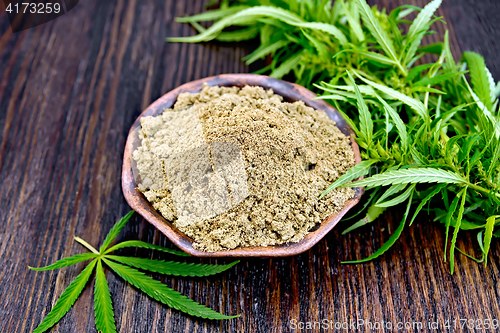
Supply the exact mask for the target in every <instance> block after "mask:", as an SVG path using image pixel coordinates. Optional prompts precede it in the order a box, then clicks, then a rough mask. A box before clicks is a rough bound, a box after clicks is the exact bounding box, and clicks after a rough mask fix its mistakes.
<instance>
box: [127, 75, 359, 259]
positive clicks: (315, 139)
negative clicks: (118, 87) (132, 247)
mask: <svg viewBox="0 0 500 333" xmlns="http://www.w3.org/2000/svg"><path fill="white" fill-rule="evenodd" d="M139 138H140V139H141V146H139V147H138V148H137V149H136V150H135V151H134V152H133V159H134V161H135V162H136V164H137V170H138V175H139V177H138V189H139V190H140V191H141V192H142V193H143V194H144V195H145V197H146V199H147V200H148V201H149V202H151V204H152V205H153V207H154V208H155V209H157V210H158V211H159V212H160V213H161V214H162V215H163V216H164V217H165V219H167V220H169V221H171V222H172V223H173V225H174V226H175V227H176V228H178V229H179V230H180V231H181V232H183V233H185V234H186V235H187V236H189V237H191V238H192V239H194V243H193V247H194V248H197V249H199V250H203V251H208V252H213V251H219V250H228V249H234V248H236V247H243V246H268V245H276V244H282V243H286V242H297V241H300V240H301V239H302V238H303V237H304V236H305V235H306V234H307V233H308V232H309V230H310V229H311V228H313V227H314V226H315V225H316V224H317V223H321V221H322V220H323V219H324V218H326V217H327V216H329V215H330V214H332V213H335V212H337V211H339V210H340V209H341V208H342V207H343V206H344V203H345V201H346V200H348V199H349V198H351V197H353V195H354V191H353V190H352V189H350V188H337V189H334V190H332V191H330V192H329V193H328V194H327V195H326V196H325V197H323V198H322V199H321V200H318V197H319V195H320V194H321V193H322V192H323V191H324V190H325V189H326V188H327V187H328V186H329V185H330V184H331V183H332V182H334V181H335V180H336V179H338V178H339V177H340V176H341V175H342V174H344V173H345V172H346V171H347V170H349V169H350V168H351V167H353V166H354V152H353V150H352V148H351V146H350V141H349V138H348V137H347V136H345V135H344V134H342V133H341V132H340V130H339V129H338V128H337V127H336V126H335V123H334V122H333V121H332V120H331V119H330V118H329V117H328V116H327V114H326V113H325V112H324V111H317V110H314V109H313V108H310V107H308V106H306V105H305V104H304V103H303V102H301V101H298V102H294V103H287V102H283V98H282V97H281V96H279V95H275V94H274V93H273V91H272V90H265V89H263V88H261V87H253V86H245V87H243V88H238V87H217V86H215V87H209V86H207V85H205V86H204V87H203V88H202V90H201V92H200V93H196V94H190V93H182V94H180V95H179V97H178V99H177V102H176V103H175V105H174V107H173V109H168V110H165V111H164V112H163V113H162V114H161V115H158V116H156V117H143V118H141V129H140V130H139Z"/></svg>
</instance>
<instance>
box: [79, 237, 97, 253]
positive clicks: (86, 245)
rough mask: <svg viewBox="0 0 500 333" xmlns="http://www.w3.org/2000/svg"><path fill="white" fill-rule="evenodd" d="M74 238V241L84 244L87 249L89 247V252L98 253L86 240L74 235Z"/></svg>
mask: <svg viewBox="0 0 500 333" xmlns="http://www.w3.org/2000/svg"><path fill="white" fill-rule="evenodd" d="M74 238H75V241H77V242H78V243H80V244H82V245H83V246H85V247H86V248H87V249H89V250H90V251H91V252H93V253H95V254H100V253H99V251H97V250H96V249H95V248H94V247H93V246H92V245H90V244H89V243H87V242H86V241H84V240H83V239H81V238H80V237H76V236H75V237H74Z"/></svg>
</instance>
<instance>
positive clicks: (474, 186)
mask: <svg viewBox="0 0 500 333" xmlns="http://www.w3.org/2000/svg"><path fill="white" fill-rule="evenodd" d="M468 186H469V187H471V188H473V189H475V190H476V191H478V192H483V193H485V194H490V191H489V190H488V189H485V188H484V187H481V186H478V185H474V184H470V183H469V184H468ZM495 196H497V197H499V198H500V193H495Z"/></svg>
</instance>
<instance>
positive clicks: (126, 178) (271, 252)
mask: <svg viewBox="0 0 500 333" xmlns="http://www.w3.org/2000/svg"><path fill="white" fill-rule="evenodd" d="M204 83H207V84H208V85H209V86H215V85H218V86H239V87H243V86H245V85H251V86H261V87H263V88H265V89H273V91H274V92H275V93H276V94H279V95H281V96H283V97H284V99H285V101H288V102H293V101H297V100H301V101H304V103H305V104H307V105H308V106H310V107H313V108H315V109H317V110H324V111H326V112H327V114H328V116H329V117H330V118H331V119H333V120H334V121H335V122H336V123H337V127H338V128H339V129H340V130H341V131H342V132H343V133H344V134H346V135H349V136H350V137H351V147H352V149H353V151H354V155H355V159H356V164H357V163H359V162H361V156H360V154H359V147H358V145H357V144H356V142H355V141H354V139H353V138H352V135H353V132H352V130H351V128H350V127H349V126H348V125H347V123H346V121H345V120H344V119H343V118H342V116H341V115H340V113H339V112H338V111H337V110H335V109H334V108H333V107H332V106H331V105H330V104H328V103H326V102H325V101H323V100H313V98H314V97H316V95H315V94H314V93H313V92H311V91H310V90H307V89H306V88H304V87H301V86H299V85H296V84H293V83H290V82H286V81H282V80H278V79H274V78H271V77H268V76H263V75H254V74H223V75H218V76H212V77H207V78H205V79H201V80H196V81H192V82H188V83H186V84H183V85H182V86H180V87H178V88H176V89H174V90H172V91H170V92H169V93H167V94H165V95H163V96H162V97H160V98H159V99H158V100H156V101H155V102H154V103H153V104H151V105H150V106H149V107H148V108H147V109H146V110H145V111H144V112H142V113H141V115H140V116H139V118H137V120H136V121H135V122H134V124H133V125H132V128H131V129H130V132H129V135H128V138H127V143H126V145H125V153H124V156H123V171H122V188H123V194H124V196H125V199H126V200H127V202H128V204H129V205H130V207H132V209H134V210H135V211H137V212H138V213H139V214H140V215H142V216H143V217H144V218H145V219H146V220H147V221H149V223H151V224H152V225H154V226H155V227H156V228H158V230H160V231H161V232H162V233H163V234H165V235H166V236H167V237H168V238H169V239H170V240H171V241H172V243H174V244H175V245H176V246H177V247H179V248H180V249H181V250H183V251H185V252H187V253H189V254H191V255H193V256H197V257H286V256H293V255H296V254H299V253H302V252H304V251H307V250H308V249H310V248H311V247H312V246H313V245H315V244H316V243H317V242H318V241H319V240H321V239H322V238H323V237H324V236H325V235H326V234H327V233H328V232H329V231H330V230H332V228H333V227H334V226H335V225H336V224H337V223H338V222H339V221H340V219H341V218H342V216H344V215H345V214H346V213H347V211H348V210H349V209H350V208H351V207H353V206H354V205H355V204H357V203H358V201H359V199H360V197H361V194H362V193H363V188H355V189H354V191H355V193H356V194H355V196H354V197H353V198H352V199H350V200H348V201H347V202H346V203H345V206H344V207H343V208H342V210H341V211H339V212H337V213H335V214H332V215H330V216H329V217H327V218H326V219H325V220H323V221H322V223H321V224H319V226H316V227H315V228H314V229H313V231H311V232H310V233H309V234H307V235H306V236H305V237H304V238H303V239H302V240H301V241H300V242H297V243H289V244H282V245H275V246H267V247H242V248H236V249H233V250H229V251H218V252H203V251H199V250H196V249H194V248H193V247H192V243H193V240H192V239H191V238H189V237H187V236H186V235H184V234H183V233H181V232H180V231H179V230H177V229H176V228H175V227H174V226H173V225H172V224H171V223H170V222H169V221H167V220H165V219H164V218H163V216H161V214H160V213H158V212H157V211H156V210H155V209H154V208H153V207H152V206H151V204H150V203H149V202H148V201H147V200H146V198H145V197H144V196H143V194H142V193H141V192H139V190H137V189H136V187H137V184H136V182H135V179H134V176H133V171H132V161H131V156H132V152H133V151H134V149H135V148H136V147H137V146H138V144H140V142H139V139H138V137H137V128H138V127H139V126H140V118H141V117H144V116H155V115H158V114H160V113H162V112H163V109H167V108H170V107H172V105H173V104H174V103H175V101H176V99H177V96H178V95H179V93H182V92H190V93H195V92H199V91H200V90H201V88H202V86H203V84H204Z"/></svg>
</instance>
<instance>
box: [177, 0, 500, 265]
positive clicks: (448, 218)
mask: <svg viewBox="0 0 500 333" xmlns="http://www.w3.org/2000/svg"><path fill="white" fill-rule="evenodd" d="M440 4H441V0H433V1H430V2H429V3H428V4H427V5H426V6H425V7H424V8H423V9H420V8H418V7H415V6H402V7H399V8H396V9H394V10H393V11H391V12H390V13H386V11H385V9H382V10H379V9H377V8H376V7H371V8H370V7H369V6H368V4H367V3H366V0H336V1H314V0H290V1H282V0H247V1H229V2H224V6H223V7H222V8H221V9H220V10H215V11H213V12H212V13H211V14H210V15H212V16H211V17H210V20H215V23H214V24H213V25H212V26H211V27H209V28H207V29H206V31H204V32H202V33H201V34H199V35H197V36H192V37H183V38H174V39H170V41H183V42H195V41H201V40H204V41H206V40H210V39H214V38H216V37H217V35H218V34H219V33H220V32H223V30H224V29H225V28H226V27H229V26H231V25H233V26H236V27H238V28H239V29H248V28H256V29H258V31H259V33H258V38H259V40H260V45H259V47H258V48H257V49H256V50H255V51H254V52H253V53H252V54H250V55H249V56H248V57H247V58H246V60H247V62H248V63H251V62H254V61H256V60H257V59H260V58H264V57H267V56H270V57H271V58H272V61H271V64H270V65H269V66H266V67H265V68H264V69H262V70H261V71H259V72H260V73H269V74H270V75H271V76H275V77H282V76H284V75H286V74H287V73H289V74H291V75H290V77H292V76H293V77H294V79H295V81H296V82H297V83H298V84H301V85H303V86H305V87H307V88H309V89H312V90H314V91H316V92H317V93H319V95H320V96H319V97H318V98H320V99H325V100H327V101H329V102H331V103H332V104H333V105H334V106H335V107H336V108H337V109H338V110H339V112H340V113H341V114H342V115H343V116H344V118H345V119H346V121H347V123H348V124H349V126H351V128H352V129H353V131H354V133H355V134H356V141H357V142H358V144H359V146H360V147H361V156H362V158H363V159H364V161H363V162H361V163H360V164H358V165H356V166H355V167H354V168H352V169H351V170H350V171H348V172H347V173H346V174H344V175H343V176H341V177H340V178H339V179H338V180H337V181H335V182H334V183H333V184H332V185H331V186H329V187H328V188H327V189H326V190H325V192H323V193H322V194H321V197H323V196H324V195H325V194H326V193H328V191H331V190H332V189H333V188H335V187H339V186H367V187H368V189H367V194H368V196H369V198H370V199H369V201H370V204H369V205H365V207H364V209H366V214H365V217H364V218H363V219H361V220H359V221H357V222H355V223H353V224H352V226H351V227H349V228H348V229H347V230H346V232H347V231H351V230H353V229H355V228H358V227H360V226H363V225H365V224H367V223H370V222H372V221H373V220H374V219H375V218H377V217H378V216H379V215H380V214H381V213H382V212H383V211H384V210H385V209H386V208H388V207H391V206H392V205H397V204H400V203H402V202H406V203H407V207H408V208H407V213H406V214H405V220H404V221H406V215H408V214H409V213H408V212H409V210H410V208H411V207H414V206H417V207H416V210H415V212H414V214H413V217H412V219H411V222H410V223H412V222H413V221H414V219H415V217H416V215H417V214H418V213H419V212H420V211H421V210H422V209H423V208H424V206H425V205H427V206H428V210H432V211H433V212H434V213H435V214H436V221H439V222H441V223H443V224H444V225H445V227H446V230H447V231H446V244H445V246H447V243H448V231H449V228H450V227H453V228H454V232H453V237H452V240H451V241H452V243H451V253H450V259H453V255H454V249H455V247H454V246H455V242H456V239H457V234H458V232H459V231H460V230H471V229H480V230H483V231H484V245H483V236H481V237H478V241H479V245H480V246H481V247H482V248H484V251H483V252H484V256H485V257H486V256H487V252H488V250H489V244H490V242H491V239H492V237H500V228H499V229H498V230H496V231H495V228H496V227H497V224H496V223H495V222H492V221H496V220H495V219H492V216H497V215H499V214H500V208H499V207H500V119H499V112H498V108H499V104H500V103H499V102H498V99H497V98H498V95H499V94H500V85H499V84H497V85H495V82H494V80H493V77H492V76H491V73H490V72H489V71H488V69H487V68H486V66H485V62H484V59H483V58H482V57H481V56H480V55H478V54H476V53H474V52H465V53H464V55H463V57H462V60H461V62H457V61H455V59H454V57H453V55H452V54H451V51H450V50H451V48H450V45H449V38H448V32H447V31H446V33H445V35H444V39H443V41H440V42H438V43H434V44H431V45H421V42H422V38H423V37H424V36H425V35H427V34H430V33H432V31H431V26H432V25H433V24H436V22H438V21H441V20H440V18H439V17H435V13H436V11H437V9H438V7H439V6H440ZM242 6H243V7H242ZM414 11H418V14H417V16H416V18H415V19H414V20H413V21H409V20H407V19H406V16H407V15H408V14H410V13H412V12H414ZM216 13H219V14H218V15H219V16H213V15H217V14H216ZM247 14H249V15H247ZM203 15H208V14H199V15H195V16H193V17H191V18H184V19H183V21H184V22H196V23H198V22H201V21H209V19H207V18H206V17H203ZM404 26H406V27H404ZM236 31H237V30H236ZM326 31H329V32H328V33H326ZM405 31H407V33H405ZM425 54H432V55H435V56H437V57H438V58H437V60H435V62H431V63H422V57H423V56H424V55H425ZM464 69H468V73H469V74H468V75H469V76H470V81H471V84H469V82H468V81H467V77H466V76H465V75H466V73H467V71H464ZM373 168H377V169H378V170H379V173H378V174H376V175H372V176H371V177H368V178H365V179H363V180H361V181H357V182H354V183H351V184H348V183H349V182H350V181H352V180H355V179H357V178H359V177H361V176H366V175H368V174H369V173H370V170H372V169H373ZM408 184H412V185H408ZM385 186H390V187H389V189H388V190H387V189H386V190H380V189H381V188H383V187H385ZM405 189H406V190H405ZM402 191H405V192H403V193H401V192H402ZM439 193H441V194H442V198H441V196H440V195H438V194H439ZM449 198H451V201H452V202H450V201H449ZM380 205H382V206H383V207H380ZM443 206H444V207H443ZM443 208H444V209H443ZM359 213H360V212H358V213H357V214H355V215H358V214H359ZM404 221H403V222H402V223H401V225H400V227H399V228H398V229H397V231H396V233H395V234H394V235H393V237H391V239H390V240H389V241H388V242H386V243H385V244H384V246H383V248H382V249H381V250H379V251H381V252H376V253H375V254H376V255H377V256H378V255H380V254H381V253H383V252H384V251H385V250H387V249H388V248H389V247H390V245H392V244H393V243H394V242H395V241H396V240H397V238H398V237H399V235H400V234H401V232H402V230H403V228H404V225H405V222H404ZM485 221H488V222H486V223H485ZM481 232H482V231H481ZM481 235H483V234H481ZM445 249H446V247H445ZM445 251H446V250H445ZM375 254H374V256H372V257H370V258H368V259H371V258H374V257H376V256H375ZM485 262H486V260H485ZM450 265H453V260H452V262H451V263H450ZM451 269H452V270H453V266H452V267H451Z"/></svg>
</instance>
